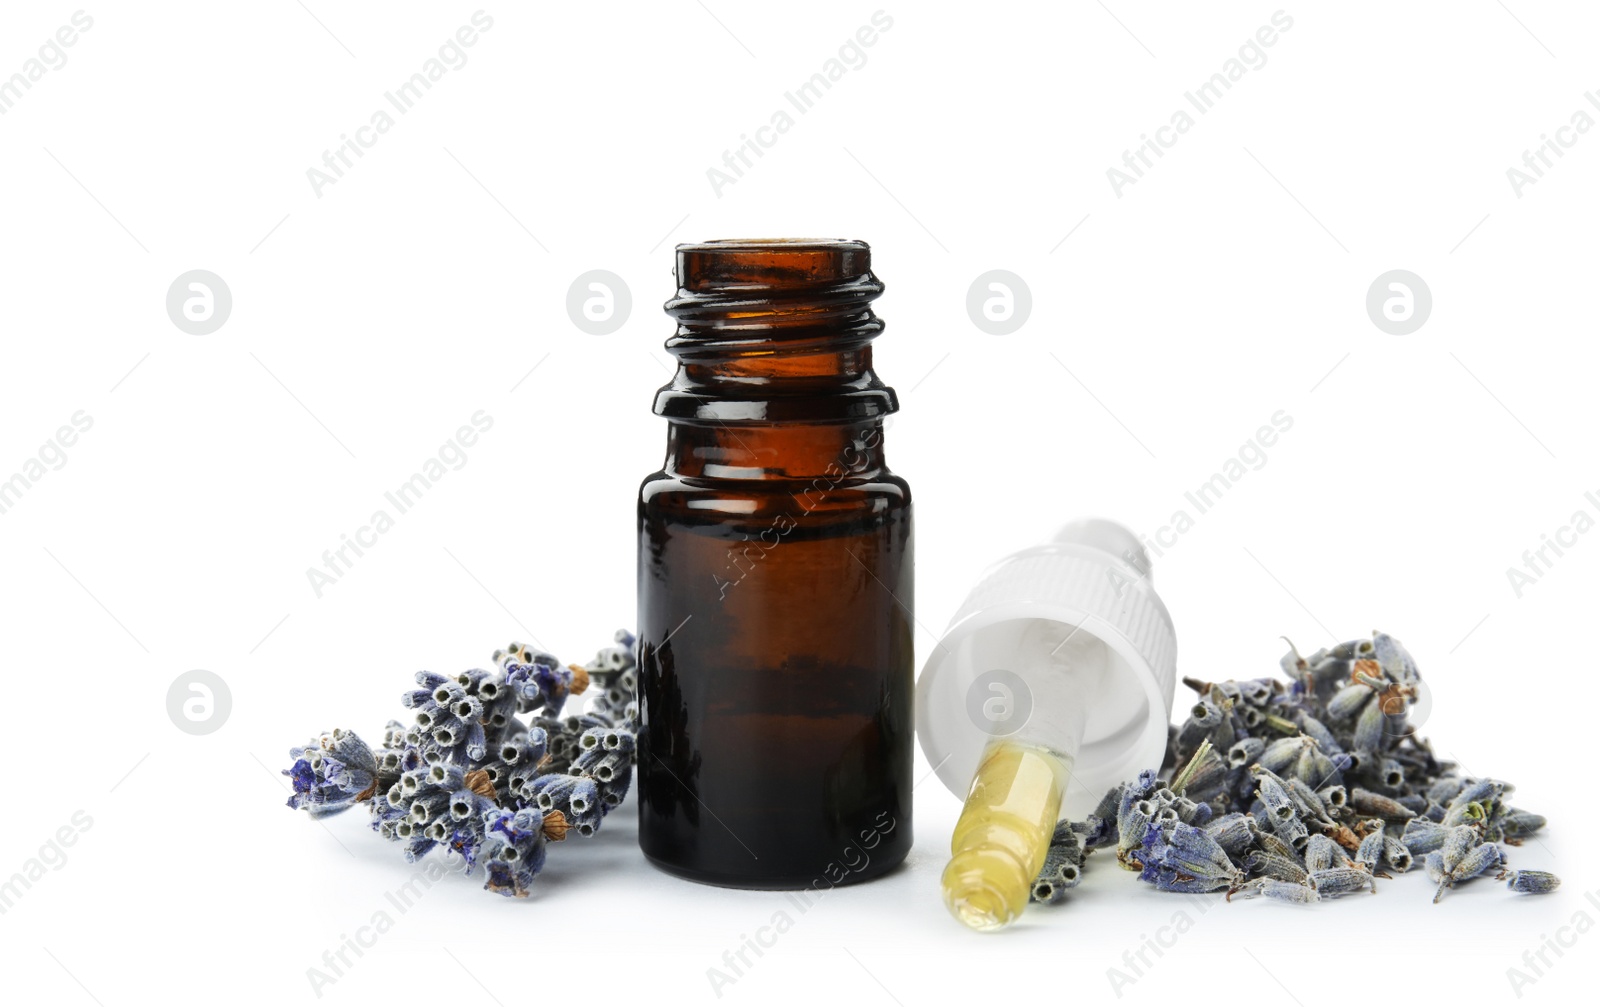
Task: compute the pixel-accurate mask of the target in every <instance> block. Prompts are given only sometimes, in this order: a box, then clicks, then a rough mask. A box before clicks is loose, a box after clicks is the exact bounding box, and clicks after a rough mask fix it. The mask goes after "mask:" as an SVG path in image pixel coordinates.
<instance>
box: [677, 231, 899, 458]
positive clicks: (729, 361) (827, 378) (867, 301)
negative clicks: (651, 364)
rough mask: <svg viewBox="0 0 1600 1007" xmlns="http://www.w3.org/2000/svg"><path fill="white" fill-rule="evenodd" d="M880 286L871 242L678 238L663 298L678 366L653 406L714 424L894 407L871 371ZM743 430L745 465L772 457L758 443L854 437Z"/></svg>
mask: <svg viewBox="0 0 1600 1007" xmlns="http://www.w3.org/2000/svg"><path fill="white" fill-rule="evenodd" d="M882 293H883V284H882V283H880V282H879V281H878V278H877V277H876V276H874V275H873V274H872V270H871V252H870V250H869V249H868V248H867V246H866V245H865V244H864V243H862V242H859V241H833V240H828V241H781V240H777V241H775V240H762V241H717V242H708V243H705V244H700V245H680V246H678V292H677V295H676V296H674V297H673V299H672V300H670V301H668V302H667V304H666V311H667V314H669V315H671V316H672V317H673V319H675V320H676V321H677V323H678V328H677V331H676V332H675V333H674V334H673V336H672V338H671V339H669V340H668V341H667V349H668V350H669V351H670V352H671V353H672V355H673V356H675V357H676V358H677V359H678V370H677V373H676V374H674V375H673V379H672V381H671V382H670V383H668V384H667V385H666V386H665V387H664V388H662V389H661V391H660V392H659V393H657V395H656V402H655V411H656V413H657V414H658V415H661V416H665V417H667V418H668V419H672V420H679V421H684V422H685V423H686V424H687V425H700V426H706V427H710V428H712V430H714V431H720V430H721V429H722V428H723V427H726V426H730V425H731V426H745V425H751V426H761V427H763V428H764V427H765V426H766V425H772V424H778V425H782V424H788V423H797V424H805V425H811V426H855V425H860V424H863V423H867V422H869V421H873V420H881V418H882V417H883V416H886V415H888V414H889V413H892V412H894V411H895V409H896V408H897V407H898V406H897V403H896V401H895V395H894V391H893V389H890V388H889V387H887V386H886V385H884V384H883V382H882V381H880V380H879V379H878V376H877V374H876V373H874V372H873V370H872V347H871V343H872V340H873V339H875V338H876V337H877V336H878V334H879V333H881V332H882V331H883V323H882V322H881V321H879V320H878V318H877V316H876V315H874V314H873V312H872V301H873V300H875V299H876V298H877V297H878V296H879V295H880V294H882ZM741 436H742V435H741ZM752 438H753V440H752ZM710 439H711V440H718V439H719V438H717V437H712V438H710ZM720 439H721V440H723V441H724V442H727V443H732V444H733V447H732V448H731V449H730V450H733V451H735V452H737V451H742V450H745V449H742V448H740V447H739V446H738V444H737V442H736V441H735V440H734V439H733V438H720ZM745 440H746V441H747V443H749V450H748V451H747V452H746V453H747V454H750V453H753V454H754V455H756V456H758V457H757V458H755V464H753V465H748V466H744V467H749V468H758V469H761V468H770V467H771V466H769V465H766V464H765V458H764V453H765V452H767V451H769V450H771V449H772V448H773V447H774V446H780V447H786V448H792V449H793V450H796V451H798V452H800V453H802V454H808V455H811V454H816V453H818V452H821V453H822V454H824V455H828V454H837V453H838V452H839V451H842V450H844V449H845V448H847V447H848V446H849V444H850V441H851V437H850V436H849V435H845V436H843V438H842V443H841V442H840V441H841V438H840V437H839V436H838V431H834V432H833V433H832V434H830V433H828V432H826V431H821V430H814V431H811V432H809V433H796V434H793V435H785V434H782V433H781V432H773V431H769V430H766V429H762V430H759V431H753V434H752V437H746V438H745ZM753 441H761V442H763V443H761V444H756V443H753ZM790 441H792V443H790ZM830 441H831V442H832V443H831V446H830ZM747 460H748V459H747ZM814 464H815V459H813V460H811V461H808V462H806V463H805V465H806V467H812V466H813V465H814ZM823 464H824V465H826V462H824V463H823ZM735 467H738V466H735Z"/></svg>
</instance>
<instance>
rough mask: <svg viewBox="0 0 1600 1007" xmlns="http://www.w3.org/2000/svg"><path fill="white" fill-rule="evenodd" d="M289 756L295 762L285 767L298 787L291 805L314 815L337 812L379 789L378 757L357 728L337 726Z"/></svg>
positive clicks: (317, 816) (290, 780)
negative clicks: (349, 729) (347, 728)
mask: <svg viewBox="0 0 1600 1007" xmlns="http://www.w3.org/2000/svg"><path fill="white" fill-rule="evenodd" d="M289 756H290V758H292V759H294V764H293V765H292V766H290V767H289V768H288V769H285V770H284V771H283V775H285V776H287V777H288V778H289V783H290V785H291V787H292V788H293V791H294V792H293V793H292V794H290V795H289V801H288V804H289V807H291V808H297V809H302V810H304V811H305V812H307V813H308V814H310V815H311V817H313V818H326V817H328V816H329V815H337V814H338V813H339V812H341V811H346V810H348V809H350V808H351V807H353V806H354V805H356V804H357V803H359V802H361V801H364V800H366V799H367V798H369V797H371V796H372V794H373V792H374V791H375V790H376V787H377V778H378V763H377V760H376V759H375V758H374V757H373V754H372V750H371V749H370V748H368V747H367V743H366V742H364V741H362V740H361V738H360V737H358V736H357V735H356V734H355V733H354V732H353V731H346V730H343V729H340V728H335V729H333V730H332V731H330V732H328V733H327V734H324V735H322V736H321V737H320V738H313V739H311V741H310V743H308V744H307V745H305V746H304V747H301V748H291V749H289Z"/></svg>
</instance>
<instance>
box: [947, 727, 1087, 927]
mask: <svg viewBox="0 0 1600 1007" xmlns="http://www.w3.org/2000/svg"><path fill="white" fill-rule="evenodd" d="M1069 772H1070V767H1069V766H1068V765H1066V764H1064V763H1063V761H1062V759H1061V758H1060V757H1059V756H1057V755H1056V754H1054V753H1052V752H1051V751H1049V750H1048V749H1045V748H1040V747H1037V746H1034V745H1029V744H1023V743H1018V742H1011V741H1004V740H1000V741H992V742H990V743H989V746H988V747H987V748H986V749H985V750H984V753H983V759H982V761H981V762H980V764H979V766H978V772H977V774H976V775H975V776H973V778H972V789H971V790H969V791H968V792H967V800H966V803H965V804H964V805H963V806H962V808H961V818H960V820H959V821H957V823H956V829H955V833H954V835H952V836H951V838H950V853H951V857H950V863H949V865H948V866H946V867H945V870H944V877H943V879H942V883H943V886H944V901H945V905H946V906H948V907H949V909H950V912H951V914H952V915H954V916H955V918H956V919H958V920H960V921H961V922H962V923H965V924H966V925H967V926H969V927H971V928H973V929H974V930H999V929H1000V928H1002V927H1005V926H1007V925H1009V924H1010V923H1011V922H1012V921H1014V920H1015V919H1016V918H1017V917H1018V916H1020V915H1021V914H1022V910H1023V909H1024V908H1025V907H1026V906H1027V903H1028V895H1029V893H1030V892H1031V891H1032V889H1033V882H1034V879H1035V878H1037V877H1038V876H1039V871H1040V869H1041V868H1043V867H1044V858H1045V854H1046V853H1048V852H1049V849H1050V837H1051V835H1052V834H1053V833H1054V832H1055V827H1056V818H1057V815H1059V814H1060V811H1061V791H1062V789H1063V787H1064V785H1065V783H1066V779H1067V775H1068V773H1069Z"/></svg>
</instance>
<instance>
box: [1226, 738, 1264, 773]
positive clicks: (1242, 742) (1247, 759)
mask: <svg viewBox="0 0 1600 1007" xmlns="http://www.w3.org/2000/svg"><path fill="white" fill-rule="evenodd" d="M1266 748H1267V743H1266V742H1265V741H1263V740H1262V739H1261V738H1240V739H1239V740H1238V741H1236V742H1234V743H1233V747H1232V748H1230V749H1228V764H1229V765H1231V766H1252V765H1255V764H1256V763H1258V762H1260V761H1261V755H1262V753H1263V752H1265V751H1266Z"/></svg>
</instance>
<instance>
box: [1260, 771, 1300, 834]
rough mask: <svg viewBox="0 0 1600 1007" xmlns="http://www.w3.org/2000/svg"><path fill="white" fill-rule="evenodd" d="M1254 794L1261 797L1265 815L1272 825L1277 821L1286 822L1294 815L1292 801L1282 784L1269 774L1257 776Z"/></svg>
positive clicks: (1276, 823) (1277, 822) (1275, 824)
mask: <svg viewBox="0 0 1600 1007" xmlns="http://www.w3.org/2000/svg"><path fill="white" fill-rule="evenodd" d="M1256 794H1257V796H1259V797H1260V798H1261V803H1262V804H1263V805H1264V806H1265V807H1266V809H1267V816H1268V818H1269V820H1270V821H1272V822H1273V824H1274V827H1276V826H1277V825H1278V824H1279V823H1282V822H1287V821H1290V820H1292V819H1293V818H1294V817H1295V807H1294V801H1293V800H1292V799H1290V797H1289V793H1288V791H1287V790H1285V789H1284V787H1283V784H1282V783H1280V782H1279V781H1278V780H1277V779H1276V778H1274V777H1271V776H1262V777H1259V778H1258V779H1257V781H1256Z"/></svg>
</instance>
